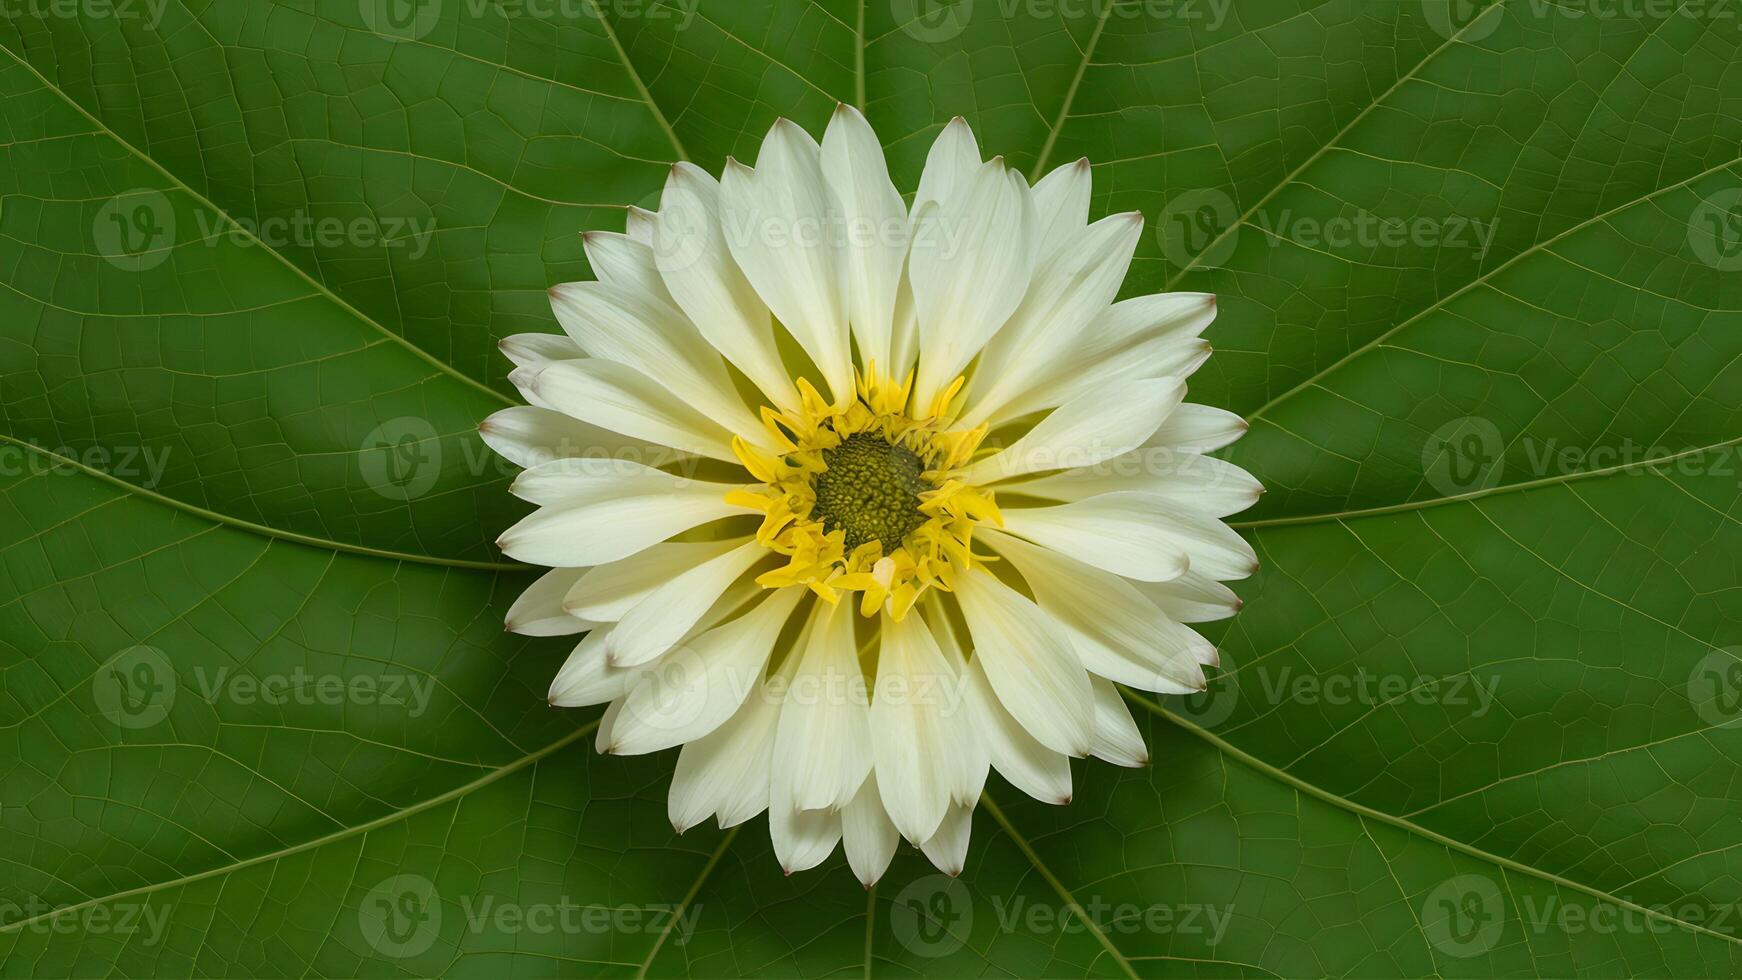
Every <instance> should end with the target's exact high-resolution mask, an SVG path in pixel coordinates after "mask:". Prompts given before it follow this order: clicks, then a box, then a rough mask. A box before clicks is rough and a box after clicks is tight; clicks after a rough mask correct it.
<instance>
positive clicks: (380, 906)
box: [357, 875, 442, 957]
mask: <svg viewBox="0 0 1742 980" xmlns="http://www.w3.org/2000/svg"><path fill="white" fill-rule="evenodd" d="M357 928H358V929H359V930H361V931H362V933H363V938H364V940H366V941H367V942H368V943H369V946H370V948H371V949H373V950H375V951H376V952H377V953H380V954H381V955H382V956H392V957H404V956H416V955H418V954H419V953H422V952H423V951H424V950H427V949H429V948H430V946H432V945H434V943H435V941H436V936H438V935H440V934H441V930H442V903H441V900H440V899H439V898H438V897H437V896H436V890H435V882H432V881H430V880H429V879H428V878H425V877H424V876H423V875H394V876H393V877H391V878H389V879H387V880H386V881H383V882H382V883H381V884H379V885H376V886H375V887H374V888H371V889H369V893H368V894H367V895H364V896H363V901H362V902H360V903H358V905H357Z"/></svg>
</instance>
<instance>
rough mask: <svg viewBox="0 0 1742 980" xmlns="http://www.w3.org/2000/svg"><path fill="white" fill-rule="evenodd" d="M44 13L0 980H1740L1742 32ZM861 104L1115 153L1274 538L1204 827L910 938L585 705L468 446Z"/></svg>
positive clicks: (1378, 8)
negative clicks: (536, 377) (801, 149)
mask: <svg viewBox="0 0 1742 980" xmlns="http://www.w3.org/2000/svg"><path fill="white" fill-rule="evenodd" d="M15 6H17V7H18V8H19V9H18V10H17V15H16V16H14V13H15V10H14V7H15ZM7 13H8V16H7V17H6V18H4V19H3V20H0V462H3V464H4V465H0V583H3V585H4V588H3V590H0V861H3V862H4V865H5V873H4V874H3V875H0V975H8V976H11V975H16V976H38V977H66V976H85V975H111V974H124V975H138V976H153V977H177V976H240V975H250V976H254V975H258V976H267V975H274V976H276V975H296V976H400V975H403V976H430V975H450V974H452V975H468V974H475V975H480V976H491V977H498V976H505V975H515V976H518V975H561V976H568V975H577V976H591V975H606V974H611V975H615V974H635V973H638V972H639V973H649V974H654V975H689V976H727V975H733V976H737V975H743V976H753V975H805V976H812V975H825V974H849V973H851V974H855V975H860V974H867V975H877V976H883V975H909V974H936V975H942V976H959V975H964V974H1011V975H1018V976H1024V975H1047V976H1055V975H1086V974H1093V975H1097V976H1101V975H1106V976H1118V975H1151V974H1154V975H1176V974H1178V975H1193V976H1247V975H1251V976H1316V975H1352V976H1395V975H1426V974H1439V975H1453V974H1456V975H1469V976H1491V975H1499V974H1502V973H1504V974H1509V975H1535V976H1567V975H1574V974H1586V975H1606V976H1607V975H1679V976H1719V975H1734V974H1736V973H1737V972H1738V971H1739V970H1742V914H1738V911H1737V908H1736V905H1735V898H1736V881H1737V878H1738V875H1739V870H1738V864H1737V861H1738V855H1739V854H1742V768H1739V766H1738V763H1737V761H1736V760H1737V759H1738V758H1739V757H1742V734H1739V733H1742V725H1739V724H1738V718H1742V670H1739V669H1738V660H1739V659H1742V647H1739V646H1738V644H1742V565H1739V564H1738V562H1737V561H1736V558H1735V556H1736V555H1737V554H1742V489H1739V488H1742V476H1739V467H1738V461H1737V459H1736V456H1737V448H1736V447H1737V445H1738V442H1739V441H1742V276H1739V275H1738V273H1739V272H1742V251H1739V249H1742V233H1739V232H1742V228H1739V226H1738V223H1737V214H1738V213H1742V206H1739V204H1738V202H1739V201H1742V96H1739V95H1738V93H1739V92H1742V85H1739V84H1738V82H1739V81H1742V10H1739V9H1738V4H1737V3H1736V2H1734V0H1710V2H1701V0H1681V2H1679V3H1674V4H1671V3H1639V4H1601V3H1598V4H1574V3H1549V2H1546V0H1500V2H1495V3H1476V4H1472V3H1465V2H1461V0H1423V2H1422V3H1419V4H1417V3H1413V2H1408V3H1383V4H1372V3H1363V2H1360V0H1341V2H1338V0H1327V2H1312V3H1308V2H1305V0H1296V2H1289V0H1258V2H1253V3H1242V4H1240V5H1239V6H1238V8H1236V7H1235V6H1234V5H1232V4H1227V3H1224V2H1217V0H1149V2H1121V3H1117V4H1108V3H1105V2H1097V3H1086V2H1081V3H1073V2H1070V0H1058V2H1057V3H1050V2H1035V0H1023V2H1020V3H1019V2H1015V0H972V2H970V0H955V3H954V4H953V5H949V6H946V7H944V8H942V9H939V8H936V7H934V6H933V5H932V4H931V3H930V2H929V0H891V2H888V3H884V2H880V0H879V2H870V0H865V2H861V3H854V2H851V0H773V2H765V3H735V2H726V0H657V2H656V0H647V2H634V0H549V2H541V0H515V2H510V0H424V2H422V3H407V4H402V3H399V2H398V0H380V2H376V0H294V2H283V3H274V4H256V3H241V2H228V0H225V2H220V0H153V2H151V3H145V2H142V0H128V2H120V0H116V2H115V3H108V2H101V3H100V2H98V0H87V2H86V3H83V4H74V5H66V4H48V3H38V4H30V3H24V4H21V5H9V6H8V9H7ZM837 101H847V102H854V103H858V104H861V105H863V106H864V107H865V108H866V110H867V112H868V114H869V116H870V118H871V120H872V122H873V124H874V125H875V126H876V127H877V129H878V131H879V133H880V134H881V135H882V136H883V138H884V140H885V142H886V143H887V144H889V146H890V155H891V160H892V167H893V171H894V174H895V177H896V180H897V183H898V185H900V186H901V187H902V189H903V190H904V191H911V190H912V189H913V187H914V185H915V183H916V182H917V176H918V172H919V168H920V166H921V164H922V162H923V159H924V155H925V152H926V149H927V147H928V146H929V144H930V140H931V138H932V137H933V136H934V135H935V134H936V133H937V132H938V130H939V129H940V128H941V127H942V125H943V124H944V123H945V122H946V121H947V120H948V119H949V118H950V117H951V116H953V115H957V114H961V115H964V116H966V117H967V118H968V120H969V121H970V122H971V123H972V124H973V125H974V128H975V132H976V133H977V135H978V136H979V139H980V142H981V145H982V147H984V148H985V149H986V150H987V152H988V153H1003V154H1005V155H1006V156H1007V158H1008V159H1010V160H1011V161H1013V162H1015V163H1016V164H1017V165H1019V166H1020V167H1021V168H1022V169H1023V170H1025V171H1027V172H1030V173H1032V174H1034V175H1040V174H1042V173H1044V172H1046V171H1047V170H1048V169H1050V168H1051V167H1052V166H1056V165H1058V164H1060V163H1063V162H1066V161H1068V160H1071V159H1075V158H1076V157H1078V156H1083V155H1087V156H1089V157H1090V158H1091V159H1092V160H1093V161H1094V162H1095V165H1096V195H1095V199H1094V205H1093V206H1094V210H1095V212H1096V213H1097V214H1105V213H1112V212H1116V211H1124V210H1139V211H1142V212H1143V213H1144V214H1145V216H1146V217H1147V219H1148V220H1149V223H1150V230H1151V234H1150V235H1149V236H1148V237H1147V238H1146V240H1145V242H1144V244H1143V246H1142V247H1141V249H1140V251H1139V256H1138V260H1137V262H1136V263H1135V265H1134V267H1133V272H1132V275H1131V276H1130V279H1129V281H1128V283H1127V287H1126V291H1127V293H1130V294H1136V293H1143V292H1151V291H1156V290H1160V289H1175V288H1177V289H1195V290H1206V291H1213V292H1216V293H1217V294H1218V295H1219V297H1220V311H1221V312H1220V316H1219V318H1218V320H1217V322H1216V324H1215V326H1214V327H1213V328H1212V330H1211V332H1210V334H1209V336H1210V338H1211V340H1212V341H1213V342H1214V343H1215V344H1216V346H1217V349H1218V352H1217V354H1216V355H1215V356H1214V357H1213V358H1212V359H1211V360H1210V362H1209V364H1208V365H1207V366H1206V367H1205V368H1204V369H1203V370H1202V371H1200V372H1199V374H1198V375H1197V376H1195V377H1194V379H1193V388H1192V398H1193V400H1195V401H1200V402H1206V403H1210V404H1216V405H1221V406H1224V407H1227V408H1230V409H1233V410H1235V411H1238V412H1240V413H1242V414H1243V415H1246V416H1247V417H1248V418H1249V419H1250V420H1251V421H1252V431H1251V433H1250V434H1249V435H1248V436H1247V438H1246V439H1244V440H1243V441H1241V442H1240V443H1237V444H1236V445H1235V446H1234V447H1233V448H1232V449H1231V450H1229V453H1228V455H1229V458H1231V459H1233V460H1234V461H1236V462H1238V463H1240V464H1241V465H1242V466H1245V467H1246V468H1247V469H1249V470H1251V471H1252V472H1253V473H1255V474H1257V475H1258V476H1259V477H1260V478H1261V479H1262V480H1263V481H1264V483H1265V484H1266V486H1267V487H1268V488H1269V490H1270V492H1269V494H1268V495H1267V496H1266V498H1265V499H1264V500H1263V501H1262V502H1261V504H1260V505H1259V506H1258V507H1257V508H1255V509H1254V510H1253V511H1252V512H1250V513H1249V514H1245V515H1241V517H1240V518H1239V521H1240V522H1241V523H1240V524H1239V526H1240V527H1241V528H1242V530H1243V531H1244V532H1245V533H1246V534H1247V535H1248V536H1249V537H1250V538H1251V540H1252V541H1253V543H1254V545H1255V547H1256V548H1257V550H1258V553H1259V555H1260V557H1261V559H1262V561H1263V568H1262V570H1261V571H1260V573H1259V574H1258V575H1257V576H1256V577H1254V578H1253V579H1252V580H1251V581H1250V582H1248V583H1244V584H1243V585H1242V586H1241V594H1242V596H1243V597H1244V598H1245V600H1246V607H1245V609H1244V611H1243V612H1242V613H1241V614H1240V615H1239V616H1238V617H1236V618H1235V619H1233V620H1231V621H1229V622H1227V623H1225V624H1219V625H1218V626H1217V627H1216V628H1214V629H1212V630H1210V635H1211V636H1212V638H1213V639H1215V640H1216V641H1217V642H1218V644H1219V645H1220V647H1221V650H1222V656H1223V666H1222V670H1221V671H1220V672H1219V673H1217V674H1216V676H1215V679H1214V680H1213V682H1212V687H1211V689H1210V691H1209V692H1207V693H1206V694H1205V695H1201V696H1198V697H1195V698H1192V699H1174V698H1169V699H1164V703H1155V702H1152V701H1150V700H1147V699H1145V698H1142V697H1138V696H1133V697H1132V703H1133V706H1134V709H1135V711H1136V713H1137V715H1138V717H1139V721H1140V725H1141V726H1142V727H1143V728H1144V729H1145V734H1146V736H1147V738H1148V741H1149V744H1150V745H1151V748H1152V751H1153V755H1154V760H1155V761H1154V762H1153V764H1152V765H1151V766H1149V767H1148V768H1146V769H1142V770H1119V769H1114V768H1113V767H1110V766H1107V765H1104V764H1099V763H1097V764H1091V765H1082V766H1079V767H1078V768H1077V771H1076V773H1075V782H1076V798H1075V800H1074V802H1073V803H1072V804H1071V805H1070V806H1068V807H1051V806H1046V805H1042V804H1039V803H1036V802H1033V801H1031V800H1028V799H1027V798H1025V797H1023V796H1022V795H1021V794H1020V793H1018V792H1017V791H1015V790H1013V789H1012V788H1010V787H1009V786H1007V785H1004V784H1002V783H1000V782H998V781H996V780H995V781H994V784H993V785H992V787H991V788H990V790H989V794H988V799H987V801H986V802H985V803H984V805H983V806H982V808H981V810H980V812H979V813H978V814H977V816H976V819H975V827H974V844H973V847H972V850H971V852H970V856H969V861H968V867H967V870H966V871H965V873H964V874H963V875H962V877H961V878H960V879H958V880H955V881H953V882H952V881H951V880H949V879H945V878H942V877H941V876H938V875H936V874H934V873H932V871H931V869H930V866H929V865H928V864H927V863H926V862H925V861H924V860H923V859H922V858H920V857H919V856H918V855H915V854H913V853H911V852H904V853H903V854H902V855H901V856H899V857H898V858H897V860H896V863H895V864H894V866H893V867H892V868H891V870H890V871H889V873H888V875H887V876H886V878H885V879H884V880H883V881H882V882H881V883H880V884H879V885H878V886H877V887H876V888H875V889H873V890H872V891H870V892H869V893H867V892H865V891H863V890H862V889H860V887H859V886H858V884H857V882H856V881H855V880H854V879H853V877H852V875H851V874H850V873H849V872H848V871H847V869H846V868H845V865H844V862H843V861H842V860H841V859H840V857H839V856H837V857H836V858H835V859H834V861H833V862H832V863H830V864H827V865H825V866H824V868H823V869H820V870H818V871H815V872H810V873H805V874H800V875H796V876H794V877H792V878H783V877H782V876H781V875H780V873H779V870H778V867H777V864H776V862H775V861H774V860H773V858H772V856H771V855H770V853H769V845H768V843H767V834H766V825H765V823H764V822H763V821H762V820H760V819H758V820H755V821H752V822H751V823H749V824H747V825H745V826H744V827H742V828H738V829H736V830H730V831H724V832H722V831H719V830H717V829H713V828H697V829H695V830H692V831H691V832H690V833H689V834H687V835H685V836H683V837H681V838H680V837H677V836H675V835H673V834H672V832H671V831H670V829H669V826H668V824H667V822H666V820H665V815H664V796H665V789H666V786H667V784H668V782H669V777H670V767H671V765H672V753H664V754H661V755H659V756H655V757H651V758H631V759H616V758H611V757H602V756H598V755H596V754H595V753H594V752H593V751H592V746H591V741H592V739H591V732H592V729H593V727H594V725H595V723H596V718H595V716H593V715H592V714H591V713H587V712H559V711H553V710H551V709H549V708H548V707H547V706H546V705H545V704H544V700H543V692H544V690H545V687H546V685H547V684H548V680H549V678H550V676H551V674H552V673H553V672H554V670H555V669H556V667H557V665H558V664H559V663H560V662H561V660H562V658H563V657H564V655H565V654H566V652H567V649H568V644H567V643H565V642H564V641H562V640H560V639H528V638H520V637H515V636H512V635H508V634H504V633H503V632H502V630H501V625H500V624H501V619H502V614H503V613H504V611H505V610H506V608H507V606H508V604H509V603H510V602H512V600H513V599H514V597H515V596H516V595H517V594H518V593H519V591H520V590H521V589H523V588H524V587H525V585H526V584H527V583H528V582H529V581H530V580H531V575H530V573H529V572H528V571H527V570H525V569H522V568H519V567H517V566H515V565H513V564H512V563H508V562H505V561H504V560H502V558H501V557H500V556H499V555H498V554H496V552H495V551H494V549H493V548H492V547H491V545H490V542H491V541H492V540H493V539H494V537H495V536H496V534H498V533H499V532H500V531H501V530H502V529H503V528H504V527H506V526H508V524H510V523H511V522H512V521H513V520H515V519H516V517H517V516H518V515H519V513H521V511H520V510H519V509H518V507H519V505H517V504H515V503H514V502H513V501H512V499H511V498H510V497H509V496H508V494H507V493H506V492H505V489H504V488H505V484H506V481H507V479H508V478H509V477H510V475H511V474H510V472H509V470H508V468H507V467H505V465H504V464H502V463H500V462H499V461H497V460H496V459H494V458H493V457H492V456H490V455H489V454H488V453H487V452H486V451H485V450H484V449H483V448H482V446H481V445H480V444H479V442H478V440H477V438H476V436H475V432H474V430H475V428H476V425H477V423H478V421H479V420H480V419H482V418H483V417H484V416H485V415H487V414H488V413H489V412H491V411H493V410H495V409H496V408H498V407H500V406H502V405H504V404H507V403H510V402H511V401H512V389H511V388H510V387H509V386H508V385H507V384H506V382H505V380H504V376H505V373H506V366H505V364H504V362H503V361H502V359H501V358H500V357H499V356H498V355H497V353H496V350H495V345H496V343H497V341H499V340H500V339H501V338H502V337H504V336H507V335H510V334H514V333H518V332H524V331H529V330H550V329H553V324H552V322H551V318H550V314H549V312H548V307H547V305H546V302H545V296H544V290H545V289H546V288H547V287H548V286H549V285H551V284H552V283H556V282H561V281H566V280H571V279H576V278H584V277H586V276H588V275H590V273H589V271H588V269H587V266H586V262H585V258H584V256H583V255H582V252H581V249H580V245H579V238H578V235H577V234H576V233H577V232H578V231H581V230H585V229H590V228H605V229H611V230H616V229H618V228H620V227H621V222H622V220H623V208H624V207H625V206H628V205H635V204H642V205H647V204H652V203H653V202H654V201H655V200H656V196H655V195H656V194H657V189H658V187H659V186H660V185H661V183H662V181H663V177H664V172H665V168H666V166H667V165H668V164H669V163H670V162H671V161H673V160H675V159H680V158H687V159H691V160H694V161H696V162H697V163H699V164H700V165H702V166H704V167H707V168H709V169H717V168H718V167H720V166H721V165H722V164H723V162H724V160H725V159H726V157H727V156H729V155H737V156H739V157H741V158H750V157H753V155H754V152H755V149H756V146H757V145H758V142H759V141H760V139H761V136H762V134H763V132H764V131H765V130H766V129H767V127H768V126H769V124H770V123H772V122H773V120H774V119H776V118H778V117H780V116H783V115H784V116H788V117H791V118H793V119H795V120H797V121H798V122H800V123H801V124H803V125H805V126H806V127H807V128H809V129H811V130H812V131H813V132H821V129H822V126H823V124H824V123H825V122H826V119H827V117H828V114H829V113H830V112H831V111H832V109H833V106H834V104H835V103H836V102H837Z"/></svg>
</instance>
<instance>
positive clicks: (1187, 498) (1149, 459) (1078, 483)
mask: <svg viewBox="0 0 1742 980" xmlns="http://www.w3.org/2000/svg"><path fill="white" fill-rule="evenodd" d="M1059 411H1061V412H1062V411H1064V409H1062V408H1061V409H1059ZM1054 414H1057V413H1056V412H1055V413H1054ZM1004 489H1007V490H1008V491H1009V492H1011V493H1020V494H1024V495H1026V496H1031V497H1045V498H1047V499H1050V500H1082V499H1084V498H1085V497H1094V496H1097V495H1099V494H1103V493H1119V492H1122V491H1128V492H1132V493H1151V494H1155V495H1157V496H1161V497H1166V498H1167V499H1169V500H1171V501H1174V502H1176V503H1178V504H1180V505H1181V506H1183V507H1189V508H1191V509H1192V510H1195V511H1200V512H1202V513H1205V514H1209V515H1210V516H1212V517H1227V516H1228V515H1230V514H1238V513H1239V512H1240V511H1243V510H1245V509H1246V508H1248V507H1250V506H1252V505H1253V504H1254V503H1256V502H1257V500H1258V497H1259V496H1260V495H1261V494H1263V493H1264V486H1263V484H1260V483H1259V482H1258V480H1257V478H1256V477H1254V476H1253V475H1252V474H1250V473H1248V472H1246V471H1245V470H1243V469H1241V468H1240V467H1238V466H1235V465H1234V464H1233V463H1229V462H1227V461H1225V460H1220V459H1216V458H1215V457H1213V456H1200V455H1198V454H1197V453H1186V452H1180V451H1178V450H1175V449H1170V448H1168V447H1166V446H1143V447H1139V448H1137V449H1134V450H1132V451H1131V452H1129V453H1125V454H1124V455H1122V456H1119V457H1117V458H1114V459H1109V460H1106V461H1105V462H1099V463H1097V464H1095V465H1093V466H1088V467H1084V468H1082V469H1077V470H1068V471H1065V472H1062V473H1053V474H1049V475H1047V476H1044V477H1041V478H1040V479H1038V480H1030V481H1027V482H1024V483H1019V484H1014V485H1011V486H1010V487H1007V488H1004Z"/></svg>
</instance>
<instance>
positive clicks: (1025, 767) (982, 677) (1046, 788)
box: [967, 656, 1071, 805]
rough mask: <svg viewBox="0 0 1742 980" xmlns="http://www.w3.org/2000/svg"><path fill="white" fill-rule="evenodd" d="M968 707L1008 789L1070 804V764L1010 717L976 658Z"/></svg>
mask: <svg viewBox="0 0 1742 980" xmlns="http://www.w3.org/2000/svg"><path fill="white" fill-rule="evenodd" d="M967 676H968V703H969V705H970V706H972V710H973V711H974V714H975V717H976V718H978V727H979V730H980V733H981V735H982V737H983V738H984V739H985V743H986V754H987V756H988V757H989V758H990V759H991V761H992V768H994V769H997V770H998V774H999V775H1000V776H1003V777H1004V778H1005V779H1006V780H1007V781H1009V783H1010V785H1012V786H1014V787H1016V788H1017V789H1019V790H1021V791H1023V792H1024V793H1027V794H1028V795H1029V796H1032V797H1034V798H1035V799H1037V800H1039V801H1041V802H1042V803H1057V804H1060V805H1063V804H1065V803H1069V802H1070V801H1071V760H1070V758H1069V757H1068V756H1066V755H1064V754H1063V753H1060V752H1054V751H1053V750H1052V749H1049V748H1047V747H1046V746H1044V745H1042V744H1040V743H1039V742H1037V741H1035V740H1034V736H1033V735H1030V734H1029V733H1028V729H1026V728H1024V727H1022V724H1021V723H1020V722H1018V721H1017V720H1016V719H1015V718H1013V717H1011V715H1010V712H1008V711H1006V710H1004V706H1003V705H1002V704H999V703H998V698H997V696H996V695H994V694H993V693H992V682H991V681H989V680H987V679H986V671H985V670H984V669H983V668H982V667H981V666H980V658H979V657H978V656H976V657H975V658H974V659H973V660H972V661H970V662H969V663H968V674H967Z"/></svg>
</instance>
